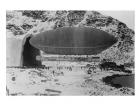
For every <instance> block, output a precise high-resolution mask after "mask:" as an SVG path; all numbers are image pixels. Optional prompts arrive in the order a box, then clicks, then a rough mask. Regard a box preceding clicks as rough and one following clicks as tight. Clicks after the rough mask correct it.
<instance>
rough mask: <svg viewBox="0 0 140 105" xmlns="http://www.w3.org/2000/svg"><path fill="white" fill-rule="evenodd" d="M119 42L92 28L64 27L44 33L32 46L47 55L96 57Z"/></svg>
mask: <svg viewBox="0 0 140 105" xmlns="http://www.w3.org/2000/svg"><path fill="white" fill-rule="evenodd" d="M116 42H117V39H116V38H115V37H114V36H113V35H110V34H108V33H107V32H104V31H102V30H99V29H95V28H92V27H63V28H57V29H54V30H50V31H45V32H42V33H40V34H38V35H36V36H34V37H32V38H31V39H30V44H31V45H32V46H34V47H35V48H38V49H40V50H42V51H44V52H46V53H47V54H60V55H94V54H99V53H100V52H102V51H104V50H105V49H107V48H109V47H110V46H112V45H113V44H114V43H116Z"/></svg>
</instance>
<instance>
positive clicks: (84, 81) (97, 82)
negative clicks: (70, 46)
mask: <svg viewBox="0 0 140 105" xmlns="http://www.w3.org/2000/svg"><path fill="white" fill-rule="evenodd" d="M67 64H68V63H67ZM55 65H56V64H54V66H52V67H51V68H49V69H41V68H38V69H36V68H29V69H22V68H7V95H42V96H59V95H60V96H63V95H64V96H68V95H70V96H71V95H72V96H73V95H76V96H81V95H82V96H83V95H84V96H85V95H88V96H89V95H99V96H100V95H134V89H132V88H127V87H122V88H115V87H111V86H109V85H106V84H105V83H104V82H103V81H102V78H103V77H106V76H111V75H113V74H125V73H123V72H117V71H100V70H96V72H95V73H92V74H91V75H88V74H87V73H86V69H85V68H81V66H78V65H75V66H71V67H72V69H69V68H66V67H65V66H64V65H63V68H61V69H58V68H57V66H58V65H57V66H55ZM66 66H67V65H66Z"/></svg>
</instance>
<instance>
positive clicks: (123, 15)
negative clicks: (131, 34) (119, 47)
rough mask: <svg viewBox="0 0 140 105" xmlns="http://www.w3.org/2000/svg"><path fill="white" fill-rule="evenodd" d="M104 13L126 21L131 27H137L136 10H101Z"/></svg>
mask: <svg viewBox="0 0 140 105" xmlns="http://www.w3.org/2000/svg"><path fill="white" fill-rule="evenodd" d="M99 12H100V13H102V14H103V15H107V16H111V17H113V18H115V19H118V20H119V21H121V22H123V23H125V24H126V25H127V26H128V27H129V28H131V29H133V30H134V29H135V12H134V11H99Z"/></svg>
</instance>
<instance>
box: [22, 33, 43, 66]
mask: <svg viewBox="0 0 140 105" xmlns="http://www.w3.org/2000/svg"><path fill="white" fill-rule="evenodd" d="M30 39H31V36H30V37H27V38H26V41H25V43H24V45H23V52H22V66H24V67H41V61H38V60H36V56H38V55H40V50H38V49H36V48H35V47H33V46H32V45H31V44H30V42H29V41H30Z"/></svg>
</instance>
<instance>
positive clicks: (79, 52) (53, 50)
mask: <svg viewBox="0 0 140 105" xmlns="http://www.w3.org/2000/svg"><path fill="white" fill-rule="evenodd" d="M134 12H135V11H129V10H128V11H123V10H122V11H115V10H114V11H103V10H102V11H97V10H7V11H6V95H7V96H135V47H134V46H135V29H134V21H135V20H134Z"/></svg>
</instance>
